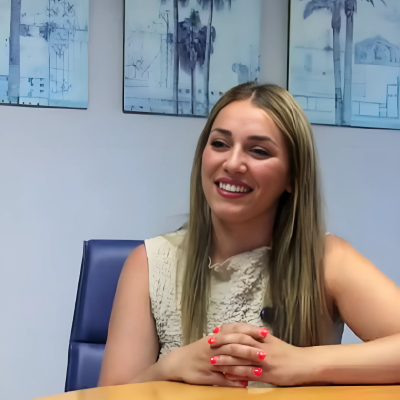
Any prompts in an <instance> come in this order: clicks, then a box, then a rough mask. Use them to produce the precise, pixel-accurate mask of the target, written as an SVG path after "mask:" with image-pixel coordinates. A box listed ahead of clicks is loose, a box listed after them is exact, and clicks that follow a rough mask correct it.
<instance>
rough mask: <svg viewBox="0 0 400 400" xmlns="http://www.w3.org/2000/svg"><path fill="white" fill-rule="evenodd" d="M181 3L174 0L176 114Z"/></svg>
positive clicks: (175, 110)
mask: <svg viewBox="0 0 400 400" xmlns="http://www.w3.org/2000/svg"><path fill="white" fill-rule="evenodd" d="M178 24H179V4H178V0H174V86H173V104H174V114H178V84H179V52H178V29H179V25H178Z"/></svg>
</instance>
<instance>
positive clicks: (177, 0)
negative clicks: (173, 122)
mask: <svg viewBox="0 0 400 400" xmlns="http://www.w3.org/2000/svg"><path fill="white" fill-rule="evenodd" d="M165 2H166V0H161V4H165ZM173 2H174V4H173V5H174V83H173V111H174V114H178V112H179V109H178V101H179V99H178V86H179V39H178V36H179V5H181V6H183V7H185V6H187V5H188V4H189V0H173ZM167 40H168V38H167Z"/></svg>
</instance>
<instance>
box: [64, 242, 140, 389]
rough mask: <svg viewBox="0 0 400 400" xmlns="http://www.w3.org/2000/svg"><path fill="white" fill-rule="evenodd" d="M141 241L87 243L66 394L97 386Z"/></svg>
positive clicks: (75, 314) (73, 324) (70, 345)
mask: <svg viewBox="0 0 400 400" xmlns="http://www.w3.org/2000/svg"><path fill="white" fill-rule="evenodd" d="M141 244H143V241H141V240H89V241H87V242H84V245H83V257H82V266H81V273H80V277H79V284H78V293H77V297H76V303H75V312H74V319H73V322H72V330H71V338H70V342H69V351H68V367H67V378H66V382H65V391H66V392H69V391H72V390H81V389H89V388H93V387H96V386H97V382H98V379H99V375H100V368H101V363H102V360H103V353H104V347H105V344H106V341H107V332H108V322H109V319H110V314H111V309H112V304H113V301H114V296H115V291H116V288H117V283H118V278H119V275H120V273H121V269H122V266H123V264H124V262H125V260H126V258H127V257H128V255H129V253H130V252H131V251H132V250H133V249H135V248H136V247H138V246H140V245H141Z"/></svg>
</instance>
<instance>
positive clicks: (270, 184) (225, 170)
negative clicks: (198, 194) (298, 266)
mask: <svg viewBox="0 0 400 400" xmlns="http://www.w3.org/2000/svg"><path fill="white" fill-rule="evenodd" d="M201 179H202V185H203V191H204V195H205V197H206V199H207V202H208V204H209V206H210V208H211V213H212V216H213V218H215V217H216V218H219V219H220V220H221V221H226V222H247V221H250V220H253V219H259V218H263V217H266V218H268V216H271V213H273V215H275V213H276V210H277V206H278V204H279V199H280V197H281V195H282V194H283V192H284V191H285V190H286V191H288V192H291V186H290V162H289V153H288V148H287V145H286V142H285V138H284V135H283V134H282V132H281V131H280V130H279V128H278V127H277V126H276V124H275V123H274V121H273V120H272V119H271V117H270V116H269V115H268V114H267V112H265V111H263V110H262V109H260V108H258V107H256V106H254V105H253V104H252V103H251V102H250V101H247V100H244V101H235V102H233V103H231V104H229V105H228V106H226V107H225V108H223V109H222V110H221V112H220V113H219V114H218V116H217V118H216V119H215V122H214V124H213V126H212V128H211V133H210V136H209V139H208V141H207V144H206V147H205V149H204V152H203V157H202V169H201ZM225 184H229V185H230V186H228V187H227V186H225ZM232 186H235V187H234V188H233V190H235V193H233V192H232ZM249 188H250V191H248V189H249ZM246 192H247V193H246Z"/></svg>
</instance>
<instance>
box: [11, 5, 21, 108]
mask: <svg viewBox="0 0 400 400" xmlns="http://www.w3.org/2000/svg"><path fill="white" fill-rule="evenodd" d="M20 25H21V0H11V20H10V64H9V67H10V69H9V74H8V99H9V101H10V102H11V103H18V102H19V97H20V80H21V78H20Z"/></svg>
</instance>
